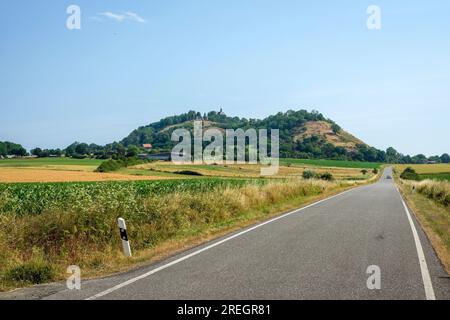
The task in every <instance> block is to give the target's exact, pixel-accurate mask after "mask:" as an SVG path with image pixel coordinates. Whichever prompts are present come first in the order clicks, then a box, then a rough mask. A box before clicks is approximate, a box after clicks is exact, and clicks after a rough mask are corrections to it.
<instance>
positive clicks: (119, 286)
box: [86, 185, 370, 300]
mask: <svg viewBox="0 0 450 320" xmlns="http://www.w3.org/2000/svg"><path fill="white" fill-rule="evenodd" d="M369 186H370V185H369ZM362 187H367V185H366V186H362ZM362 187H358V188H353V189H350V190H347V191H344V192H341V193H338V194H336V195H334V196H331V197H328V198H326V199H322V200H320V201H317V202H314V203H312V204H310V205H307V206H305V207H303V208H300V209H296V210H294V211H291V212H288V213H285V214H283V215H281V216H279V217H276V218H273V219H270V220H268V221H265V222H263V223H260V224H258V225H256V226H253V227H251V228H249V229H246V230H244V231H241V232H239V233H236V234H234V235H232V236H230V237H228V238H225V239H223V240H220V241H218V242H215V243H213V244H211V245H209V246H206V247H204V248H202V249H199V250H197V251H194V252H192V253H190V254H188V255H185V256H183V257H181V258H179V259H177V260H174V261H171V262H169V263H167V264H164V265H162V266H160V267H158V268H155V269H152V270H150V271H149V272H147V273H144V274H142V275H140V276H137V277H135V278H131V279H129V280H127V281H125V282H122V283H119V284H118V285H116V286H114V287H112V288H110V289H107V290H105V291H102V292H100V293H97V294H96V295H94V296H92V297H90V298H87V299H86V300H95V299H97V298H101V297H103V296H106V295H107V294H110V293H112V292H114V291H116V290H119V289H120V288H123V287H125V286H128V285H130V284H132V283H134V282H136V281H139V280H142V279H144V278H147V277H149V276H151V275H152V274H155V273H157V272H158V271H161V270H164V269H166V268H169V267H170V266H173V265H175V264H177V263H180V262H182V261H184V260H187V259H189V258H191V257H193V256H196V255H198V254H200V253H202V252H204V251H206V250H209V249H212V248H214V247H217V246H219V245H221V244H223V243H225V242H227V241H230V240H232V239H234V238H237V237H239V236H242V235H243V234H246V233H248V232H250V231H253V230H255V229H258V228H260V227H262V226H265V225H266V224H269V223H272V222H274V221H277V220H280V219H283V218H286V217H287V216H290V215H292V214H294V213H298V212H300V211H303V210H306V209H308V208H310V207H312V206H315V205H318V204H319V203H322V202H325V201H328V200H331V199H333V198H336V197H339V196H342V195H344V194H346V193H348V192H350V191H355V190H357V189H360V188H362Z"/></svg>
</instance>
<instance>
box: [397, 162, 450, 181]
mask: <svg viewBox="0 0 450 320" xmlns="http://www.w3.org/2000/svg"><path fill="white" fill-rule="evenodd" d="M395 167H396V169H397V171H398V172H399V173H401V172H403V170H405V169H406V168H408V167H411V168H413V169H414V170H415V171H416V172H417V173H418V174H419V176H420V179H421V180H426V179H430V180H439V181H450V164H448V163H438V164H402V165H396V166H395Z"/></svg>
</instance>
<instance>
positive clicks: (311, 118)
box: [121, 110, 385, 162]
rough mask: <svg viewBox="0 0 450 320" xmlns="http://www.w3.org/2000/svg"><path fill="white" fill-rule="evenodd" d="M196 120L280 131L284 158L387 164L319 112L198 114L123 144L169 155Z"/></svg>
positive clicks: (150, 128) (147, 129)
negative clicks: (176, 136)
mask: <svg viewBox="0 0 450 320" xmlns="http://www.w3.org/2000/svg"><path fill="white" fill-rule="evenodd" d="M195 120H202V121H203V127H204V128H205V129H206V128H213V127H214V128H219V129H237V128H241V129H244V130H245V129H248V128H254V129H279V130H280V156H281V157H283V158H311V159H313V158H326V159H341V160H359V161H373V162H376V161H379V162H383V161H384V160H385V152H384V151H380V150H377V149H375V148H372V147H369V146H368V145H367V144H365V143H364V142H363V141H361V140H359V139H358V138H356V137H354V136H353V135H351V134H350V133H348V132H346V131H344V130H343V129H342V128H341V127H340V126H339V125H338V124H336V123H335V122H334V121H332V120H330V119H327V118H325V117H324V116H323V115H322V114H321V113H319V112H317V111H312V112H309V111H306V110H299V111H293V110H290V111H287V112H284V113H282V112H279V113H277V114H275V115H272V116H269V117H267V118H264V119H246V118H239V117H229V116H227V115H226V114H224V113H223V112H222V111H220V112H216V111H211V112H209V113H207V114H201V113H199V112H196V111H189V112H188V113H185V114H181V115H177V116H171V117H167V118H164V119H162V120H160V121H158V122H154V123H152V124H149V125H147V126H143V127H140V128H138V129H136V130H134V131H133V132H131V133H130V134H129V135H128V136H127V137H126V138H124V139H123V140H122V141H121V143H122V144H123V145H124V146H130V145H136V146H140V145H143V144H147V143H150V144H152V145H153V149H154V150H157V151H170V150H171V149H172V147H173V146H174V143H173V142H172V141H171V134H172V132H173V131H174V130H175V129H177V128H180V127H183V128H188V129H191V130H192V128H193V122H194V121H195Z"/></svg>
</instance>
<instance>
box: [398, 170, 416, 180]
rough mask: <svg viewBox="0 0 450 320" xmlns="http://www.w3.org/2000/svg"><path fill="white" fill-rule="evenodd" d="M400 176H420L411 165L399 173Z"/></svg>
mask: <svg viewBox="0 0 450 320" xmlns="http://www.w3.org/2000/svg"><path fill="white" fill-rule="evenodd" d="M400 178H402V179H403V180H416V181H419V180H420V176H419V175H418V174H417V172H416V170H414V169H413V168H411V167H408V168H406V169H405V170H403V172H402V174H400Z"/></svg>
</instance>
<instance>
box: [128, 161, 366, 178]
mask: <svg viewBox="0 0 450 320" xmlns="http://www.w3.org/2000/svg"><path fill="white" fill-rule="evenodd" d="M260 169H261V165H256V164H255V165H254V164H244V165H238V164H233V165H195V164H183V165H175V164H172V163H167V162H153V163H147V164H142V165H137V166H134V167H131V168H128V169H127V170H126V172H128V173H132V172H133V170H135V171H136V172H139V173H140V174H156V173H158V174H162V173H165V174H173V173H175V172H179V171H194V172H197V173H200V174H201V175H203V176H210V177H241V178H258V177H260V172H261V171H260ZM305 170H312V171H314V172H316V173H319V174H322V173H325V172H329V173H331V174H332V175H333V176H334V178H335V179H338V180H351V179H358V180H360V179H369V178H371V177H372V176H373V174H372V173H371V172H370V170H368V171H369V173H368V174H367V175H366V176H363V175H362V173H361V169H356V168H336V167H317V166H308V165H305V166H290V167H288V166H280V167H279V171H278V174H276V175H275V176H270V177H268V178H290V177H301V176H302V173H303V171H305Z"/></svg>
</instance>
